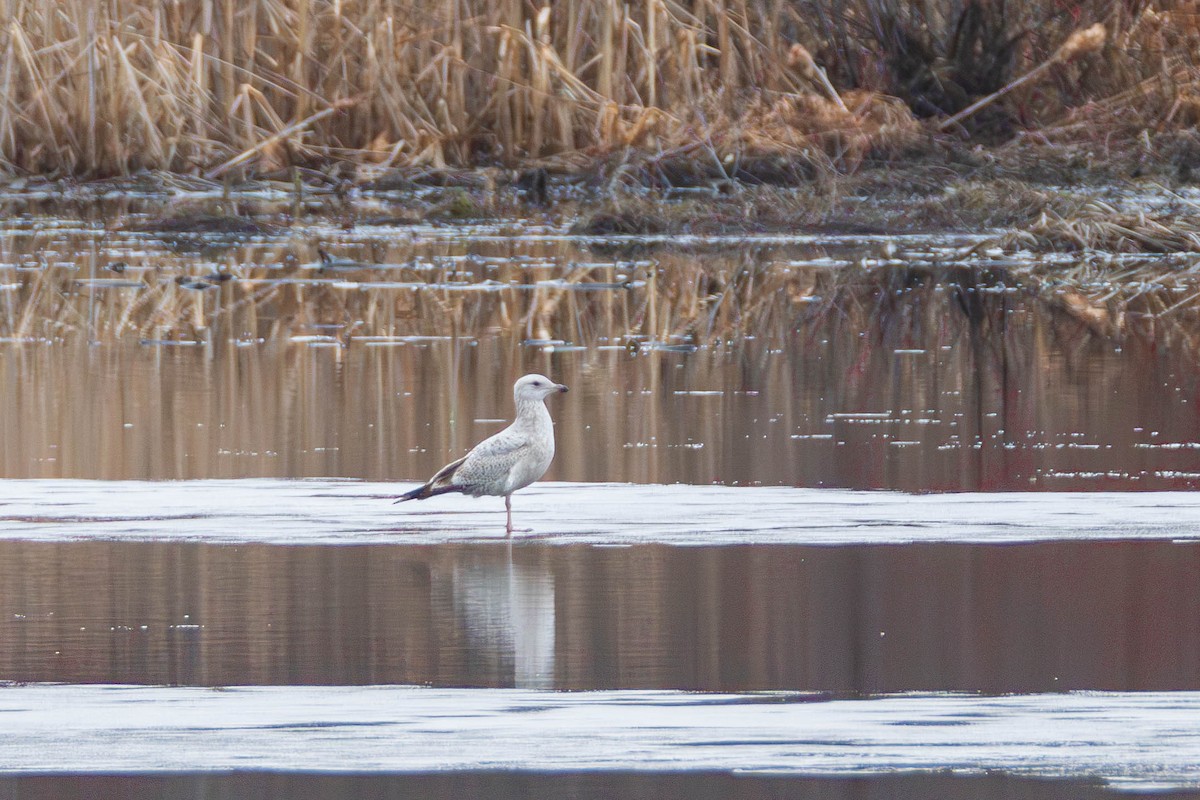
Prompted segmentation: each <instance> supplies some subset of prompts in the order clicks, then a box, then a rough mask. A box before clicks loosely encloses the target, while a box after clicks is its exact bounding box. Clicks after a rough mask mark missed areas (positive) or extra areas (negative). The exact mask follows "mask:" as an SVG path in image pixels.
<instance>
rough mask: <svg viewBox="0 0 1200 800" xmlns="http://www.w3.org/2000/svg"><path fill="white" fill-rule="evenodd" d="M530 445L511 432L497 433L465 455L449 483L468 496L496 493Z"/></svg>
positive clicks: (525, 439)
mask: <svg viewBox="0 0 1200 800" xmlns="http://www.w3.org/2000/svg"><path fill="white" fill-rule="evenodd" d="M530 445H531V443H530V441H529V437H527V436H522V435H521V434H517V433H514V432H513V431H511V430H503V431H500V433H497V434H496V435H495V436H492V437H490V438H487V439H484V440H483V441H482V442H480V443H479V444H477V445H475V447H474V449H472V450H471V452H469V453H467V455H466V456H465V457H464V458H463V459H462V463H461V464H459V465H458V466H457V467H456V468H455V469H454V471H453V474H452V475H451V476H450V482H451V483H452V484H453V485H454V486H461V487H462V488H463V489H464V490H465V491H468V492H470V491H471V490H473V489H478V490H481V491H482V492H484V493H487V494H491V493H495V492H497V491H499V487H500V485H501V484H503V483H504V481H506V480H507V479H508V474H509V473H510V472H511V471H512V468H513V466H514V465H515V464H516V463H517V462H518V461H520V460H521V458H522V457H523V456H524V455H525V453H526V452H528V450H529V448H530Z"/></svg>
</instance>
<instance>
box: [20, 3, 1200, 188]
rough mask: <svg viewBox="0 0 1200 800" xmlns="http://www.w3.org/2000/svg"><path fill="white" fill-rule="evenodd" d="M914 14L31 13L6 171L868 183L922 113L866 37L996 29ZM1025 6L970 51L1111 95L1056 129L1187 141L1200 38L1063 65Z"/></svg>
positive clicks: (474, 6) (1144, 28)
mask: <svg viewBox="0 0 1200 800" xmlns="http://www.w3.org/2000/svg"><path fill="white" fill-rule="evenodd" d="M893 5H894V4H891V3H890V2H884V0H809V2H804V3H799V4H796V5H794V6H785V5H783V4H780V3H777V2H768V0H749V1H748V0H738V1H736V2H735V1H734V0H703V2H695V3H688V4H680V3H675V2H669V1H668V0H650V2H647V3H643V4H620V3H616V2H612V0H564V2H560V3H553V4H545V5H540V6H539V5H536V4H528V3H523V2H519V0H500V1H499V2H493V3H483V2H446V0H403V1H402V0H338V1H336V2H334V1H331V0H262V1H261V2H255V3H250V4H243V3H235V2H233V1H232V0H199V2H194V3H158V2H149V0H111V2H105V3H92V2H85V0H65V1H64V2H60V3H45V2H41V0H11V2H9V3H7V4H6V5H5V10H4V18H3V22H4V24H3V25H2V26H0V62H2V66H0V75H3V78H2V80H3V98H4V99H3V102H0V159H2V161H3V166H4V167H5V168H7V169H8V170H18V171H27V172H31V173H39V174H41V173H56V174H60V175H86V176H93V177H95V176H103V175H120V174H129V173H132V172H135V171H138V170H142V169H157V170H170V171H175V172H179V173H192V174H197V175H207V176H209V177H210V178H218V177H220V178H223V179H224V178H227V177H229V176H230V175H233V176H241V175H244V174H248V173H258V174H274V173H278V172H279V171H281V170H284V169H286V168H288V167H294V166H302V167H303V166H316V167H325V166H327V165H329V164H331V163H336V162H343V161H348V162H352V163H353V164H354V165H356V166H357V167H358V169H359V177H360V178H361V179H369V178H370V177H371V176H372V175H373V174H376V173H378V172H380V171H385V170H387V169H389V168H393V167H398V166H431V167H444V166H447V165H458V166H478V165H481V164H497V163H500V164H507V165H514V164H518V163H522V162H529V161H534V162H536V161H538V160H542V161H545V160H546V159H550V158H555V159H559V160H560V161H561V162H562V163H566V164H573V163H578V162H579V161H580V160H586V159H589V158H590V159H595V158H596V157H597V156H598V155H601V154H605V153H620V152H622V151H623V150H625V149H627V148H633V149H637V150H641V151H644V152H647V153H652V154H656V155H657V156H669V154H671V153H682V154H685V155H687V156H688V157H689V158H692V159H693V160H695V161H697V162H702V163H705V164H708V165H710V167H711V169H712V170H713V171H714V172H715V173H717V174H719V175H725V176H726V177H728V173H729V172H730V171H733V172H736V171H737V169H738V165H739V164H740V163H743V162H745V161H747V160H751V161H752V160H754V159H756V158H760V157H763V156H764V155H770V156H772V157H774V156H778V155H783V156H791V157H801V156H803V157H804V158H807V159H809V160H814V159H815V160H820V159H821V158H825V159H828V160H829V161H830V162H831V163H833V164H834V165H836V166H837V167H839V168H843V169H853V168H854V167H855V166H856V165H857V164H858V163H860V162H861V161H862V160H863V159H864V158H867V157H875V156H879V155H881V154H883V155H887V154H888V153H896V152H902V151H903V150H904V149H905V148H906V147H908V146H909V145H910V144H911V142H912V137H913V135H914V130H915V129H916V127H917V126H916V122H915V120H914V117H913V114H912V112H911V111H910V110H909V106H911V107H913V108H916V109H917V110H918V111H921V109H920V108H919V107H918V106H919V104H915V103H914V102H913V101H912V100H911V99H907V102H908V105H907V106H906V105H905V104H904V103H902V102H900V101H897V100H894V99H893V98H890V97H888V96H886V95H890V94H896V93H900V94H901V95H903V93H902V92H899V90H898V89H897V88H896V87H895V86H891V85H887V83H886V82H882V81H875V82H874V83H872V82H870V81H867V80H866V79H865V77H864V76H867V75H869V74H873V73H872V70H875V72H876V73H878V74H881V75H882V74H885V73H887V72H888V70H889V69H894V68H895V63H893V62H894V61H895V59H894V58H892V56H890V55H889V52H888V50H887V47H886V46H885V45H884V43H882V42H880V41H872V39H871V35H872V34H870V32H869V27H870V26H862V25H859V24H858V23H856V22H855V20H868V21H870V20H876V21H879V22H880V24H883V23H887V24H888V25H890V26H891V28H888V29H898V28H897V26H903V25H908V27H907V28H904V29H903V30H904V31H905V35H906V36H908V37H909V39H912V38H913V37H914V36H915V35H916V34H917V33H920V32H921V31H922V30H923V31H926V32H927V33H928V34H929V35H930V36H933V37H934V38H936V36H937V35H942V36H946V35H948V34H945V33H942V34H937V31H939V30H943V31H944V30H950V29H954V30H958V31H960V33H959V36H960V38H961V36H962V34H961V30H963V29H964V28H963V24H962V22H961V21H962V20H963V19H968V18H969V19H976V18H977V17H978V14H979V13H981V12H979V11H978V10H976V11H975V12H974V13H975V14H976V16H975V17H968V16H963V15H968V12H970V11H971V9H978V8H982V7H984V6H980V4H979V3H975V2H970V1H968V0H940V2H935V3H925V4H919V5H920V6H921V7H922V8H923V9H925V11H924V12H923V13H924V14H925V16H924V17H922V18H919V19H918V18H917V17H914V16H911V15H913V14H915V13H916V12H913V11H911V10H904V8H903V7H902V6H896V7H894V8H893ZM914 5H916V4H914ZM994 5H996V6H1004V5H1005V4H1004V3H999V4H994ZM1010 6H1011V7H1010V8H1009V11H1010V16H1012V17H1013V18H1012V19H1011V20H1009V21H1008V22H1006V23H1004V24H1000V23H992V22H987V24H983V23H977V24H975V25H974V27H971V28H970V30H972V31H976V34H975V39H972V40H971V42H972V43H973V45H974V46H978V47H984V48H986V47H988V46H991V45H992V44H995V46H996V47H1000V48H1002V49H1003V52H1004V54H1006V55H1005V57H1006V58H1008V59H1009V60H1010V61H1011V62H1012V65H1013V66H1014V67H1019V66H1021V64H1022V63H1025V64H1038V63H1043V62H1045V61H1046V60H1047V59H1050V60H1051V61H1053V62H1054V63H1055V64H1059V62H1062V64H1060V66H1061V67H1062V69H1063V70H1066V71H1068V72H1070V71H1074V72H1073V73H1072V74H1064V76H1063V77H1064V78H1065V79H1066V80H1064V81H1062V82H1061V84H1060V85H1061V86H1085V87H1090V88H1088V89H1087V92H1088V94H1087V95H1086V96H1081V95H1080V94H1079V93H1078V92H1075V93H1074V94H1069V93H1067V92H1066V91H1065V90H1063V92H1062V97H1061V102H1059V103H1049V104H1046V103H1042V106H1043V107H1048V108H1050V112H1049V114H1050V116H1054V115H1055V114H1057V115H1058V116H1057V117H1056V118H1054V119H1049V120H1048V121H1049V122H1059V121H1061V116H1062V112H1063V111H1064V110H1065V109H1067V108H1069V107H1077V106H1079V105H1080V104H1081V103H1087V104H1093V105H1094V104H1100V105H1103V104H1106V103H1107V104H1108V106H1109V107H1110V108H1117V107H1120V108H1124V107H1126V106H1129V105H1135V106H1138V107H1140V108H1145V109H1148V113H1150V112H1153V113H1155V114H1157V116H1156V118H1153V119H1146V120H1144V121H1148V122H1150V123H1151V125H1152V126H1159V127H1155V128H1154V130H1156V131H1158V130H1160V129H1161V126H1167V127H1171V126H1174V127H1179V126H1180V125H1186V124H1188V120H1189V119H1190V116H1189V115H1191V114H1193V113H1194V112H1193V110H1192V107H1193V106H1196V102H1195V100H1194V97H1195V96H1196V87H1197V85H1198V82H1197V78H1196V70H1195V67H1194V65H1193V62H1192V60H1191V59H1190V53H1191V52H1192V50H1191V49H1190V48H1191V46H1192V44H1193V43H1194V42H1193V38H1194V37H1193V34H1194V32H1195V27H1196V26H1195V20H1194V18H1193V17H1186V15H1185V14H1184V13H1183V12H1180V11H1171V12H1155V11H1153V10H1151V9H1148V8H1144V9H1143V8H1141V7H1142V6H1143V4H1140V3H1136V4H1113V3H1108V5H1107V6H1106V5H1105V4H1104V3H1103V2H1101V0H1090V2H1087V3H1084V4H1083V7H1082V10H1083V11H1084V12H1085V16H1087V15H1094V16H1093V17H1092V19H1093V20H1099V19H1101V18H1103V19H1105V24H1106V26H1107V29H1108V30H1109V32H1110V37H1109V44H1107V45H1106V46H1105V47H1104V49H1103V53H1101V54H1097V55H1092V56H1089V57H1088V58H1082V59H1073V60H1071V63H1070V64H1066V62H1067V61H1068V60H1070V59H1067V58H1065V57H1059V56H1056V55H1055V50H1054V48H1055V47H1058V46H1059V44H1061V42H1062V41H1063V40H1064V38H1065V36H1066V34H1068V33H1070V31H1071V30H1072V29H1074V28H1072V27H1070V25H1075V26H1076V27H1078V26H1079V24H1080V23H1071V22H1070V21H1069V20H1068V21H1065V22H1064V20H1063V19H1062V15H1057V16H1056V15H1055V14H1054V13H1053V12H1052V11H1050V10H1046V9H1045V7H1044V4H1037V3H1030V2H1019V3H1017V2H1014V3H1011V4H1010ZM987 7H988V8H990V6H987ZM1135 7H1136V8H1138V9H1140V10H1138V11H1137V12H1136V13H1135V12H1134V11H1133V10H1131V9H1134V8H1135ZM1106 8H1107V9H1108V12H1107V16H1106V17H1105V15H1104V14H1103V13H1102V12H1104V11H1105V9H1106ZM964 9H965V10H964ZM988 13H990V12H988ZM955 19H959V20H960V22H959V24H958V27H957V28H954V24H955V23H954V20H955ZM889 20H890V22H889ZM985 22H986V20H985ZM1083 22H1088V20H1087V19H1084V20H1083ZM914 26H917V27H914ZM920 26H923V27H920ZM918 27H920V30H918ZM884 28H887V26H886V25H885V26H884V27H883V28H880V30H884ZM1017 29H1022V30H1024V33H1023V34H1021V36H1020V37H1018V39H1017V40H1012V39H1011V36H1010V35H1011V31H1013V30H1017ZM979 31H984V32H986V33H987V34H988V35H989V36H992V37H993V39H995V42H992V41H991V40H989V39H986V38H981V37H982V36H983V34H981V33H978V32H979ZM864 32H865V33H864ZM1004 36H1010V38H1009V39H1005V38H1004ZM976 39H978V41H976ZM1016 41H1019V43H1020V45H1021V46H1020V47H1017V46H1016V44H1015V42H1016ZM927 49H929V48H927ZM960 49H961V48H960ZM849 52H853V53H856V54H857V56H856V58H857V59H858V61H857V62H856V65H855V67H856V68H855V69H849V68H848V67H847V64H846V63H844V62H845V59H846V57H847V56H846V53H849ZM1058 52H1059V53H1060V54H1061V53H1062V51H1058ZM1131 53H1132V54H1133V55H1131ZM1139 53H1141V54H1142V55H1138V54H1139ZM906 54H907V55H908V56H909V57H910V58H913V57H919V56H922V54H925V55H927V56H928V59H929V61H930V63H929V64H928V65H927V66H928V68H929V69H931V70H934V71H935V72H936V70H937V69H939V66H938V63H936V62H937V59H939V58H944V57H946V56H945V55H944V54H942V55H939V53H938V51H937V48H932V49H929V52H928V53H925V51H924V50H922V49H921V48H920V47H915V46H913V47H910V48H909V50H908V51H907V53H906ZM985 55H986V54H985ZM958 57H959V58H960V60H961V58H962V54H961V53H959V54H958ZM997 57H998V56H997ZM889 59H891V60H889ZM1089 59H1091V60H1090V61H1089ZM1097 59H1099V61H1097ZM989 63H990V62H989ZM1097 63H1099V64H1102V65H1104V66H1102V67H1101V68H1099V69H1098V68H1097V66H1096V64H1097ZM1110 66H1111V67H1113V68H1109V67H1110ZM1100 73H1103V74H1104V75H1106V76H1107V77H1106V78H1105V79H1103V80H1101V79H1100V78H1097V77H1096V76H1097V75H1098V74H1100ZM893 83H894V82H893ZM962 88H963V91H964V92H966V93H967V97H970V96H972V94H971V93H972V90H973V87H972V86H970V85H966V86H964V87H962ZM976 88H978V89H986V87H976ZM981 93H982V92H981V91H977V92H976V93H975V94H974V96H979V94H981ZM1019 95H1020V93H1019V92H1015V93H1014V97H1015V99H1014V100H1013V102H1014V104H1015V105H1018V106H1019V105H1020V104H1022V103H1025V102H1026V100H1027V98H1024V97H1021V96H1019ZM1151 95H1152V97H1151ZM953 110H954V109H946V111H945V113H951V112H952V111H953ZM922 113H923V112H922ZM1042 116H1043V117H1044V116H1046V115H1045V114H1042ZM1143 116H1145V115H1143ZM1085 134H1086V135H1088V136H1090V135H1093V132H1091V131H1079V135H1081V136H1082V135H1085Z"/></svg>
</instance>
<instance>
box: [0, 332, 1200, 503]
mask: <svg viewBox="0 0 1200 800" xmlns="http://www.w3.org/2000/svg"><path fill="white" fill-rule="evenodd" d="M1041 324H1042V325H1046V326H1047V327H1048V326H1049V323H1041ZM1028 333H1029V335H1030V336H1031V337H1032V339H1031V340H1029V341H1026V340H1024V339H1018V338H1017V337H1015V336H1014V337H1013V338H1012V340H1011V341H1009V340H1006V347H1007V348H1009V349H1011V351H1012V354H1011V360H1010V361H1008V362H1006V364H1004V365H1003V369H1000V368H999V367H998V366H997V365H996V364H994V363H993V364H990V365H989V366H988V367H987V368H986V369H984V370H983V371H982V373H977V372H976V371H975V370H974V362H975V357H974V355H973V354H972V348H971V347H970V346H969V345H968V344H964V343H958V344H950V345H944V346H934V345H935V343H934V342H920V343H916V344H922V345H924V349H923V350H921V351H920V352H904V353H895V352H894V348H880V347H870V348H867V347H865V346H863V347H857V348H856V347H855V345H854V343H853V342H850V343H849V344H848V345H847V346H846V347H843V346H842V345H843V344H845V343H844V342H840V341H838V340H836V339H833V340H829V342H828V343H825V344H823V343H822V340H820V339H818V340H816V341H809V337H807V336H803V335H799V334H798V335H796V337H795V339H794V341H793V342H792V343H791V345H790V346H789V347H786V348H773V347H767V346H756V345H755V344H753V343H750V344H747V345H744V346H739V347H736V348H716V349H711V350H707V349H706V350H701V351H698V352H694V353H683V352H648V353H637V354H631V353H630V352H628V351H627V350H626V349H624V348H621V347H616V348H613V349H607V350H605V349H598V348H596V347H593V348H589V349H586V350H567V351H565V352H560V351H553V352H546V350H545V348H541V347H531V346H527V345H523V344H521V342H520V341H519V340H507V339H503V340H502V339H496V338H490V339H486V340H482V341H475V340H467V341H458V342H452V341H438V342H432V343H421V344H405V345H401V346H394V347H371V346H359V345H352V346H351V347H349V348H347V349H342V348H337V347H311V346H308V345H306V344H289V343H286V342H285V343H279V344H277V345H272V346H264V347H256V348H236V347H228V348H224V349H220V350H217V351H215V352H209V351H206V350H204V349H202V348H178V347H176V348H163V347H143V346H138V345H124V346H115V347H108V346H102V347H86V346H75V345H22V346H12V345H9V346H3V345H0V377H2V380H0V407H3V408H5V409H7V413H5V414H3V415H0V475H2V476H3V477H7V478H18V477H85V478H105V479H110V478H135V479H161V478H200V477H251V476H280V477H289V476H346V477H362V478H368V479H372V480H413V479H418V478H424V477H426V476H428V475H429V474H432V472H433V471H435V470H436V469H437V468H438V467H440V466H441V465H442V464H444V463H446V462H447V461H449V460H450V459H452V458H454V457H457V455H459V454H461V453H462V452H464V450H465V449H466V448H468V447H469V446H470V445H471V444H472V443H474V442H475V441H478V440H479V439H481V438H483V437H484V436H486V435H488V434H490V433H493V432H495V431H496V430H498V429H499V428H500V427H502V425H503V424H504V420H505V419H507V418H508V417H509V416H510V415H511V413H512V408H511V403H512V401H511V398H510V397H509V388H508V387H509V384H510V382H511V378H512V376H513V375H518V374H521V373H522V372H524V371H528V370H539V371H544V372H546V373H548V374H550V375H552V376H553V377H555V378H556V379H558V380H561V381H563V382H565V383H567V384H569V385H570V386H571V388H572V391H571V392H570V393H569V394H567V395H565V396H560V397H555V398H553V399H552V401H551V406H552V413H553V414H554V416H555V419H556V423H557V438H558V443H559V452H558V455H557V457H556V459H555V463H554V465H553V467H552V468H551V471H550V473H549V475H548V476H547V477H548V479H558V480H581V481H632V482H655V483H671V482H684V483H711V482H716V483H726V484H747V483H762V484H771V485H796V486H838V487H852V488H892V489H901V490H906V491H929V490H937V491H941V490H977V489H982V490H997V489H1015V490H1025V489H1055V490H1072V489H1083V490H1087V489H1171V488H1191V487H1194V486H1196V485H1198V483H1200V465H1198V464H1197V460H1196V459H1197V455H1196V454H1197V452H1198V448H1200V417H1198V416H1197V414H1196V412H1195V408H1196V406H1197V403H1196V387H1197V385H1198V378H1200V373H1198V372H1197V370H1196V368H1195V366H1194V365H1191V364H1190V363H1188V362H1187V361H1186V360H1184V359H1179V358H1177V357H1175V356H1174V355H1172V354H1171V353H1169V352H1168V353H1163V352H1159V351H1155V350H1154V349H1153V348H1150V347H1148V346H1145V345H1142V344H1138V343H1137V342H1127V343H1125V344H1124V345H1123V346H1121V347H1117V346H1114V345H1112V344H1108V343H1104V342H1097V341H1090V340H1086V339H1085V340H1083V341H1081V342H1079V343H1078V344H1077V346H1076V347H1075V349H1073V350H1071V349H1068V348H1067V347H1066V346H1065V345H1061V344H1060V345H1057V346H1056V345H1055V343H1054V342H1053V341H1052V340H1051V341H1043V340H1042V339H1039V338H1038V337H1039V336H1049V332H1048V331H1047V330H1045V329H1043V328H1042V327H1040V326H1039V324H1038V323H1033V322H1031V323H1030V326H1029V331H1028ZM814 335H816V334H814ZM943 347H944V348H947V349H943Z"/></svg>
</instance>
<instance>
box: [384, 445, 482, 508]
mask: <svg viewBox="0 0 1200 800" xmlns="http://www.w3.org/2000/svg"><path fill="white" fill-rule="evenodd" d="M466 460H467V457H466V456H463V457H462V458H460V459H458V460H457V461H451V462H450V463H449V464H447V465H446V466H444V467H442V468H441V469H439V470H438V472H437V475H434V476H433V477H432V478H430V479H429V483H426V484H425V485H424V486H418V487H417V488H415V489H413V490H412V491H410V492H405V493H404V494H402V495H400V496H399V497H397V498H396V499H395V500H394V501H393V504H395V503H403V502H404V501H405V500H424V499H425V498H426V497H433V496H434V495H439V494H446V493H447V492H461V491H462V487H461V486H455V485H454V483H453V482H452V479H453V477H454V470H456V469H458V468H459V467H460V466H462V463H463V462H464V461H466Z"/></svg>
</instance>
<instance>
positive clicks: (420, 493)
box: [392, 483, 462, 503]
mask: <svg viewBox="0 0 1200 800" xmlns="http://www.w3.org/2000/svg"><path fill="white" fill-rule="evenodd" d="M461 491H462V490H461V489H459V488H458V487H457V486H437V487H435V486H434V485H433V484H431V483H427V484H425V485H424V486H418V487H417V488H415V489H413V490H412V491H411V492H405V493H404V494H402V495H400V496H399V497H397V498H396V499H395V500H393V501H392V502H393V503H403V502H404V501H405V500H424V499H425V498H426V497H433V496H434V495H438V494H446V493H447V492H461Z"/></svg>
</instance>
